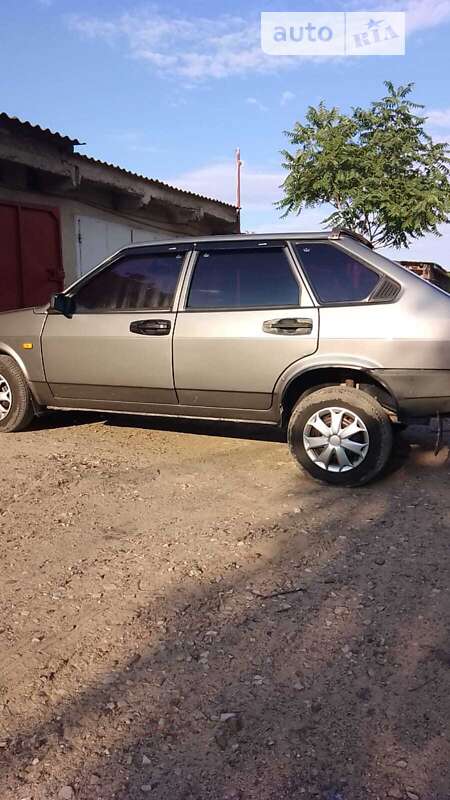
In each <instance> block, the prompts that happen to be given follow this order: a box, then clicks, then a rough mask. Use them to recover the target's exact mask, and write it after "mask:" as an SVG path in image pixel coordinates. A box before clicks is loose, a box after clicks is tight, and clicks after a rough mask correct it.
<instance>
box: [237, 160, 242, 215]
mask: <svg viewBox="0 0 450 800" xmlns="http://www.w3.org/2000/svg"><path fill="white" fill-rule="evenodd" d="M241 166H242V161H241V150H240V148H239V147H238V148H237V149H236V209H237V210H238V211H240V210H241Z"/></svg>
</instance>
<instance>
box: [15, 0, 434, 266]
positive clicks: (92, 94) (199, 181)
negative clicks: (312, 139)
mask: <svg viewBox="0 0 450 800" xmlns="http://www.w3.org/2000/svg"><path fill="white" fill-rule="evenodd" d="M383 8H384V9H388V10H405V11H406V12H407V26H408V37H407V45H406V50H407V51H406V55H405V56H403V57H402V56H397V57H395V56H392V57H386V56H384V57H381V56H379V57H366V58H359V59H357V58H341V59H329V60H326V59H300V58H294V59H286V58H283V57H274V56H272V57H271V56H266V55H265V54H263V53H262V51H261V49H260V44H259V27H258V26H259V14H260V12H261V11H301V10H307V11H310V10H314V11H320V10H324V11H330V10H331V11H338V10H360V9H361V10H372V9H373V10H375V11H380V10H383ZM449 43H450V0H426V2H418V1H417V0H405V2H403V3H400V2H397V0H392V2H389V0H387V2H385V3H384V2H375V3H374V2H363V3H359V2H357V0H353V2H348V3H345V2H334V3H332V2H329V1H328V0H327V1H326V2H314V3H312V2H307V3H304V2H291V0H280V2H270V1H265V2H263V3H255V2H253V0H250V2H237V0H232V2H226V3H225V2H220V0H216V2H214V3H211V2H206V0H184V2H183V3H181V2H180V3H179V4H177V3H175V2H171V1H170V0H169V1H168V0H166V2H164V3H163V2H161V3H160V4H157V3H147V2H139V0H137V2H132V1H131V0H121V1H120V2H119V0H89V2H88V0H77V2H74V1H73V0H22V1H21V2H20V3H16V4H8V5H6V4H5V5H4V6H3V7H2V48H1V50H0V61H2V62H3V63H2V64H1V67H2V68H1V71H0V76H1V77H0V81H1V96H2V104H1V105H2V110H4V111H6V112H7V113H8V114H11V115H16V116H18V117H20V118H22V119H28V120H30V121H32V122H35V123H38V124H40V125H42V126H44V127H46V126H48V127H50V128H51V129H53V130H58V131H61V132H64V133H67V134H68V135H71V136H74V137H76V138H78V139H80V140H81V141H83V142H86V143H87V144H86V147H84V148H80V151H81V152H86V153H87V154H89V155H93V156H96V157H98V158H102V159H105V160H107V161H111V162H113V163H115V164H119V165H121V166H124V167H126V168H128V169H131V170H134V171H137V172H140V173H142V174H145V175H148V176H150V177H155V178H159V179H162V180H165V181H168V182H170V183H173V184H175V185H179V186H183V187H186V188H190V189H192V190H193V191H198V192H201V193H204V194H207V195H209V196H216V197H219V198H221V199H225V200H228V201H230V202H233V200H234V150H235V148H236V146H237V145H239V146H240V148H241V154H242V159H243V162H244V166H243V172H242V183H243V213H242V227H243V229H244V230H256V231H258V230H274V229H280V228H282V227H284V228H289V229H291V230H292V229H311V228H315V227H318V225H319V223H320V221H321V219H322V218H323V216H324V213H323V212H322V211H321V210H320V209H318V210H313V211H307V212H305V213H304V215H303V214H302V215H301V217H300V218H295V217H291V218H289V219H288V220H287V221H282V220H280V218H279V213H278V212H277V211H276V209H275V208H274V206H273V203H274V201H275V200H276V199H277V198H278V197H279V196H280V189H279V188H278V187H279V184H280V183H281V180H282V178H283V173H282V170H281V167H280V162H281V157H280V152H279V151H280V149H281V148H282V147H283V146H285V144H286V141H285V139H284V137H283V130H285V129H288V128H290V127H292V125H293V123H294V122H295V120H296V119H301V118H302V117H303V115H304V113H305V110H306V108H307V106H308V105H309V104H313V105H314V104H317V103H318V102H319V101H320V100H321V99H323V100H324V101H325V102H326V103H327V104H335V105H338V106H340V107H341V108H342V109H348V108H349V107H350V106H351V105H361V104H366V103H367V102H368V101H370V100H372V99H374V98H375V97H377V96H380V95H381V94H382V92H383V85H382V83H383V80H385V79H390V80H392V81H393V82H394V83H405V82H409V81H414V82H415V84H416V89H415V95H414V99H416V100H417V101H418V102H421V103H424V104H425V105H426V110H427V113H429V115H430V121H429V128H430V131H431V132H432V134H433V135H435V136H436V137H437V138H439V139H441V140H444V139H445V140H449V141H450V81H449V68H450V58H449ZM443 232H444V236H443V237H442V238H441V239H437V238H435V237H426V238H425V239H423V240H420V241H419V242H417V243H414V244H412V246H411V248H410V250H409V251H408V257H411V258H413V257H422V258H429V259H436V260H439V261H440V262H441V263H443V264H446V265H447V266H448V267H449V268H450V226H445V228H444V231H443Z"/></svg>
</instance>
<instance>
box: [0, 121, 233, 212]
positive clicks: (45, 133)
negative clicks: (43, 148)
mask: <svg viewBox="0 0 450 800" xmlns="http://www.w3.org/2000/svg"><path fill="white" fill-rule="evenodd" d="M1 122H4V123H6V125H7V126H8V127H10V128H11V129H14V128H22V129H23V130H25V131H27V132H29V133H32V134H33V135H35V136H39V137H40V138H45V139H47V140H48V141H54V142H58V143H59V144H64V145H65V146H66V147H70V150H71V153H72V152H73V147H74V146H75V145H79V144H82V142H80V141H78V139H71V138H70V137H69V136H65V135H64V134H62V133H58V131H51V130H50V128H41V126H40V125H34V124H33V123H31V122H28V120H22V119H19V117H11V116H9V114H6V112H4V111H3V112H0V124H1ZM73 156H74V157H76V158H77V159H79V160H81V161H89V162H90V163H92V164H98V165H99V166H101V167H108V168H109V169H114V170H118V171H119V172H122V173H123V174H125V175H129V176H130V177H132V178H139V179H140V180H144V181H148V182H149V183H152V184H154V185H156V186H162V187H163V188H164V189H170V190H171V191H173V192H180V194H184V195H189V196H190V197H196V198H198V199H199V200H209V201H210V202H212V203H219V204H220V205H222V206H226V207H227V208H233V209H234V208H235V206H234V205H233V204H232V203H226V202H225V201H224V200H217V198H214V197H207V196H206V195H202V194H197V192H190V191H189V190H188V189H180V188H178V186H171V185H170V184H169V183H164V181H160V180H157V179H156V178H149V177H148V176H147V175H140V174H139V173H138V172H132V171H131V170H128V169H124V168H123V167H119V166H117V164H110V163H109V162H108V161H101V160H100V159H97V158H92V157H91V156H86V155H84V154H82V153H73Z"/></svg>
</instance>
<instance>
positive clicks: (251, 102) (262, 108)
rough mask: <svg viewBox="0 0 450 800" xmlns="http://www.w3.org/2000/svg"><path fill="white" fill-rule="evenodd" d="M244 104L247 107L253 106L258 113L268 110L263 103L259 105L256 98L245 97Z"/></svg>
mask: <svg viewBox="0 0 450 800" xmlns="http://www.w3.org/2000/svg"><path fill="white" fill-rule="evenodd" d="M245 102H246V103H248V105H249V106H255V107H256V108H258V109H259V111H268V110H269V109H268V108H267V106H265V105H264V104H263V103H260V101H259V100H258V99H257V98H256V97H247V99H246V101H245Z"/></svg>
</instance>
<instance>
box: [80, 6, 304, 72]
mask: <svg viewBox="0 0 450 800" xmlns="http://www.w3.org/2000/svg"><path fill="white" fill-rule="evenodd" d="M68 24H69V27H70V28H71V29H72V30H74V31H76V32H78V33H80V34H81V35H82V36H85V37H86V38H89V39H96V40H99V39H100V40H103V41H105V42H108V43H109V44H110V45H119V46H124V47H125V50H126V52H127V54H128V55H129V56H130V57H132V58H136V59H139V60H141V61H145V62H147V63H148V64H150V65H152V66H153V67H155V69H156V70H157V71H158V72H160V73H162V74H165V75H171V76H177V77H182V78H184V79H186V80H187V81H193V82H195V81H199V80H202V79H205V78H226V77H229V76H232V75H246V74H250V73H267V72H273V71H278V70H281V69H286V68H289V67H291V66H292V64H296V63H297V61H296V60H295V59H288V58H273V57H271V56H268V55H266V53H264V52H263V51H262V49H261V45H260V31H259V20H258V19H257V18H255V20H254V21H253V22H250V21H249V20H248V19H244V18H242V17H239V16H231V15H228V14H222V15H219V16H218V17H216V18H204V17H201V18H200V17H198V18H197V17H177V16H174V15H169V14H164V13H163V12H160V11H157V10H150V11H136V12H128V13H124V14H120V15H118V16H116V17H112V18H111V17H109V18H101V17H97V16H92V15H87V14H86V15H83V14H76V15H72V16H70V17H69V18H68Z"/></svg>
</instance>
